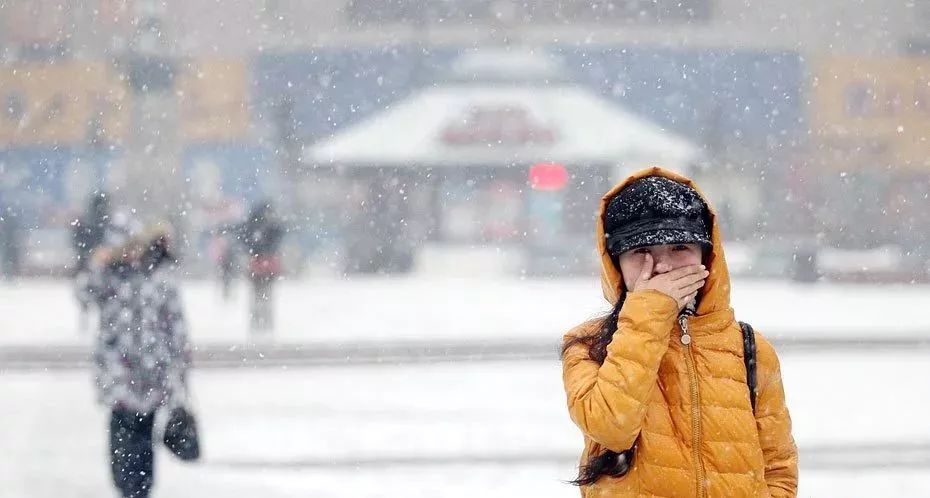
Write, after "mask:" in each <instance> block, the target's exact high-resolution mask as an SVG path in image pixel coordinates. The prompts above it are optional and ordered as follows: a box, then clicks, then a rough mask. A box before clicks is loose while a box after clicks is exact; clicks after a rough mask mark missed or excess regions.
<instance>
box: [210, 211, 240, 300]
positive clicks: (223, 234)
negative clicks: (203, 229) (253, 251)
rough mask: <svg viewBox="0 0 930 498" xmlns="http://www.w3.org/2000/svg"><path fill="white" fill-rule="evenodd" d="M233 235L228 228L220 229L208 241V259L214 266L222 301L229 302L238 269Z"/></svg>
mask: <svg viewBox="0 0 930 498" xmlns="http://www.w3.org/2000/svg"><path fill="white" fill-rule="evenodd" d="M234 235H235V234H234V233H231V231H230V229H229V228H228V227H221V228H219V229H217V230H215V231H214V232H213V234H212V237H211V239H210V258H211V259H212V260H213V263H214V264H215V265H216V270H217V276H218V277H219V279H220V288H221V289H222V295H223V301H229V299H230V298H231V297H232V287H233V285H232V284H233V279H234V278H235V276H236V269H237V268H238V265H237V264H236V263H237V262H236V255H237V254H238V252H237V251H236V244H235V240H234V239H233V236H234Z"/></svg>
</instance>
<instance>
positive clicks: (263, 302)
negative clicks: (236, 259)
mask: <svg viewBox="0 0 930 498" xmlns="http://www.w3.org/2000/svg"><path fill="white" fill-rule="evenodd" d="M237 232H238V239H239V241H240V242H241V243H242V244H243V245H244V246H245V249H246V252H247V253H248V256H249V266H248V277H249V281H250V282H251V284H252V306H251V309H250V313H249V325H250V328H251V330H252V331H253V332H269V331H271V330H272V329H273V328H274V310H273V307H272V302H273V301H272V298H273V290H274V284H275V281H276V280H277V278H278V276H279V275H280V274H281V255H280V254H279V250H280V246H281V240H282V238H283V237H284V228H283V226H282V225H281V223H280V222H278V221H277V219H276V216H275V213H274V209H273V208H272V205H271V203H270V202H269V201H260V202H257V203H256V204H255V205H253V206H252V209H251V210H250V212H249V217H248V219H246V221H245V222H244V223H243V224H241V225H240V226H239V229H238V230H237Z"/></svg>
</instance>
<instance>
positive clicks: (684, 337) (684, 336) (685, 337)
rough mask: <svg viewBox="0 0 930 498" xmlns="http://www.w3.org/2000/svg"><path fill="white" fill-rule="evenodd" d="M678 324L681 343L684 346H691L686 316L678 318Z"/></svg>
mask: <svg viewBox="0 0 930 498" xmlns="http://www.w3.org/2000/svg"><path fill="white" fill-rule="evenodd" d="M678 324H679V325H681V343H682V344H684V345H685V346H687V345H688V344H691V334H689V333H688V316H687V315H681V316H679V317H678Z"/></svg>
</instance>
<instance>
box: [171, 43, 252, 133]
mask: <svg viewBox="0 0 930 498" xmlns="http://www.w3.org/2000/svg"><path fill="white" fill-rule="evenodd" d="M179 72H180V75H179V76H180V77H179V78H178V86H177V89H178V98H179V103H180V106H181V107H180V108H181V117H180V118H181V119H180V121H181V135H182V137H184V139H185V140H186V141H188V142H225V141H234V140H240V139H243V138H245V136H246V134H247V132H248V128H249V107H248V71H247V68H246V65H245V63H244V62H242V61H239V60H225V59H199V60H194V61H192V62H191V63H190V64H188V65H180V66H179Z"/></svg>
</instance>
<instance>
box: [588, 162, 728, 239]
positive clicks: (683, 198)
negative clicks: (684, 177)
mask: <svg viewBox="0 0 930 498" xmlns="http://www.w3.org/2000/svg"><path fill="white" fill-rule="evenodd" d="M709 218H710V217H709V212H708V210H707V204H705V203H704V200H703V199H701V196H700V195H699V194H698V193H697V192H696V191H695V190H694V189H693V188H691V187H689V186H687V185H684V184H681V183H678V182H676V181H674V180H670V179H668V178H665V177H661V176H647V177H645V178H640V179H639V180H636V181H634V182H633V183H631V184H629V185H628V186H626V187H625V188H624V189H623V190H621V191H620V192H619V193H618V194H617V195H615V196H614V198H613V199H611V200H610V202H609V203H608V204H607V212H606V213H605V215H604V233H605V234H606V237H607V251H608V252H609V253H610V255H611V256H614V257H617V256H619V255H620V254H622V253H624V252H626V251H629V250H631V249H636V248H639V247H644V246H654V245H661V244H701V245H703V246H705V247H710V246H711V242H710V229H709V227H710V220H709Z"/></svg>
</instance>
